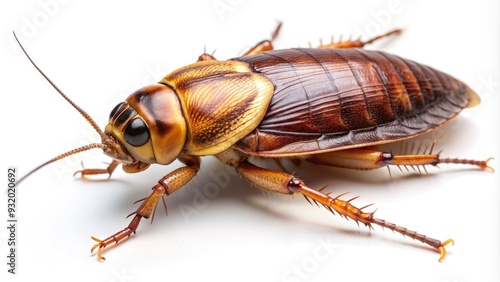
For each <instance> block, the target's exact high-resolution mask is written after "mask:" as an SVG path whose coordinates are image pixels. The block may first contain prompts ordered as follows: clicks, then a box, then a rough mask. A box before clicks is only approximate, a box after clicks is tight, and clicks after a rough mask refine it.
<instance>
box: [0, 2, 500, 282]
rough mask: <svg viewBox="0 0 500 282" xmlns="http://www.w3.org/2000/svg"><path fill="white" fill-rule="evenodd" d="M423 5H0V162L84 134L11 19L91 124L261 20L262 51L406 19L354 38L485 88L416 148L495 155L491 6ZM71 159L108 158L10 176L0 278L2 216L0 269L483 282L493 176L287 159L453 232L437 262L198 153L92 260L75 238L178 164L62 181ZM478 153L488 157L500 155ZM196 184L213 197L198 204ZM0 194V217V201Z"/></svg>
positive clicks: (492, 277)
mask: <svg viewBox="0 0 500 282" xmlns="http://www.w3.org/2000/svg"><path fill="white" fill-rule="evenodd" d="M181 2H182V3H181ZM435 2H437V1H389V0H381V1H295V2H294V3H291V1H275V2H273V1H246V0H208V1H190V2H188V1H140V2H139V1H133V2H132V1H106V3H102V2H101V1H78V2H77V1H66V2H65V3H63V2H62V1H61V2H56V1H55V0H50V1H49V0H39V1H2V2H1V3H2V4H0V5H1V7H0V21H1V24H0V28H1V31H0V35H1V36H0V46H1V52H0V62H1V65H0V71H1V73H0V76H1V78H2V80H1V83H0V92H1V94H0V95H1V97H2V103H1V105H2V107H1V111H0V112H1V114H2V141H3V145H2V146H0V150H1V157H0V159H1V161H2V169H4V170H6V168H7V166H16V167H17V168H18V171H19V175H23V174H25V173H26V172H27V171H29V170H30V169H31V168H33V167H35V166H36V165H38V164H40V163H42V162H44V161H46V160H47V159H49V158H51V157H53V156H55V155H58V154H59V153H62V152H64V151H67V150H69V149H72V148H74V147H77V146H81V145H84V144H87V143H90V142H98V140H97V139H95V135H94V134H92V129H91V128H90V127H89V126H88V125H87V124H86V123H85V121H84V120H83V119H82V118H81V117H80V116H79V115H78V114H77V113H76V112H75V111H74V110H73V109H72V108H71V107H70V106H69V105H68V104H67V103H66V102H65V101H64V100H63V99H61V97H59V96H58V94H57V93H56V92H55V91H54V90H53V89H52V88H51V87H50V85H48V83H47V82H46V81H44V79H43V78H42V77H41V76H40V75H39V74H38V73H37V72H36V70H35V69H34V68H33V67H32V66H31V65H30V64H29V63H28V61H27V59H26V58H25V57H24V55H22V54H21V52H20V50H19V48H18V46H16V45H15V44H13V37H12V34H11V32H12V30H14V31H16V32H17V33H18V35H19V36H20V37H21V39H22V40H23V42H24V43H25V47H26V48H27V50H28V52H29V53H30V54H31V56H32V57H33V58H34V59H35V61H36V62H37V63H38V64H39V66H40V67H41V68H42V69H43V70H44V71H45V72H46V74H47V75H49V76H50V78H51V79H53V81H54V82H56V84H57V85H59V87H60V88H61V89H63V91H65V92H66V93H67V94H68V95H69V96H70V97H71V98H72V99H73V100H74V101H75V102H76V103H78V104H79V105H80V106H81V107H82V108H84V109H85V110H87V111H88V112H89V113H90V114H91V115H92V116H93V117H94V118H95V119H96V120H97V121H98V123H99V124H100V125H102V126H103V127H104V125H105V123H106V122H107V117H108V115H109V112H110V111H111V109H112V108H113V107H114V106H115V105H116V104H117V103H118V102H119V101H121V100H123V99H124V98H125V97H126V96H127V95H128V94H129V93H131V92H133V91H134V90H135V89H136V88H139V87H141V86H143V85H145V84H150V83H154V82H155V81H158V80H160V79H161V77H162V76H164V75H165V74H167V73H168V72H169V71H172V70H174V69H175V68H177V67H180V66H183V65H186V64H188V63H191V62H194V61H195V60H196V58H197V56H198V55H200V54H201V53H202V52H203V49H204V48H205V47H206V49H207V51H209V52H212V51H213V50H216V53H215V56H216V57H217V58H219V59H227V58H230V57H233V56H237V55H238V54H241V52H242V50H243V48H245V47H248V46H250V45H252V44H254V43H255V42H257V41H259V40H261V39H265V38H267V37H268V36H269V34H270V32H271V31H272V29H273V28H274V27H275V25H276V21H277V20H282V21H283V22H284V25H283V29H282V33H281V34H280V37H279V39H278V40H277V41H276V46H277V47H278V48H287V47H296V46H302V47H305V46H307V43H308V42H312V43H313V45H314V44H316V43H317V42H318V40H319V38H323V39H324V40H328V39H329V38H330V36H331V35H336V36H338V35H340V34H343V35H346V36H347V35H349V34H355V35H356V34H357V35H360V34H363V35H373V34H374V33H375V32H377V31H388V30H390V29H392V28H396V27H405V28H406V30H405V32H404V34H403V35H401V36H399V37H397V38H393V39H391V40H384V41H381V42H379V43H377V44H375V45H373V46H370V47H369V48H373V49H382V50H385V51H387V52H391V53H394V54H397V55H400V56H402V57H406V58H409V59H412V60H415V61H417V62H421V63H425V64H428V65H431V66H433V67H435V68H437V69H440V70H442V71H444V72H447V73H450V74H452V75H453V76H455V77H457V78H460V79H461V80H463V81H464V82H466V83H468V84H469V85H470V86H471V87H472V88H474V89H475V90H476V91H477V92H478V93H479V95H480V96H481V97H482V99H483V102H482V104H481V105H480V106H478V107H476V108H474V109H470V110H467V111H465V112H464V113H463V114H462V115H461V116H460V117H459V118H458V119H456V120H455V121H454V122H452V123H450V124H448V125H447V126H446V127H444V128H443V129H442V130H440V131H438V132H435V133H432V134H429V135H426V136H424V137H423V138H421V139H420V140H421V141H419V142H423V143H429V142H430V140H433V139H436V140H437V142H438V143H437V146H438V147H439V148H440V149H444V151H443V156H450V157H463V158H475V159H485V158H488V157H495V158H496V160H498V159H500V155H499V149H498V144H499V129H498V121H499V112H500V111H499V109H498V107H499V105H500V101H499V100H500V99H499V94H500V78H499V56H498V55H499V52H498V50H500V49H499V37H498V34H500V33H499V32H500V30H499V20H498V11H499V4H498V1H494V0H491V1H487V0H476V1H468V3H469V4H461V3H462V2H460V3H458V1H453V2H452V1H442V3H441V2H440V3H438V4H436V3H435ZM463 2H465V1H463ZM89 136H90V137H89ZM417 144H418V143H417ZM81 160H84V164H85V165H86V166H87V167H89V166H90V167H92V166H100V165H102V164H101V161H108V159H107V158H106V157H105V156H102V154H101V153H100V151H99V150H96V151H95V152H92V153H85V154H81V155H80V157H79V158H70V159H68V160H64V161H61V162H60V163H58V164H54V165H53V166H50V167H46V168H44V169H43V170H41V171H39V172H38V173H37V174H35V175H33V176H32V177H30V178H29V179H28V180H26V182H25V183H23V184H22V185H21V186H20V187H18V190H17V200H18V202H17V204H18V205H17V217H18V219H19V222H18V233H17V240H18V253H17V256H18V265H17V271H18V273H19V274H18V275H16V276H13V275H7V268H6V264H5V260H6V258H5V256H6V255H7V242H6V239H7V238H8V233H7V230H6V229H5V228H0V246H1V247H0V250H1V255H0V257H2V259H0V262H1V263H0V265H2V266H1V267H0V273H1V276H0V277H6V278H8V280H7V281H28V279H29V280H30V281H33V280H34V279H37V280H40V279H41V278H43V279H46V278H48V279H53V280H56V279H59V278H66V279H70V280H72V281H110V282H111V281H147V279H155V278H156V280H158V279H161V280H165V281H195V280H211V281H213V280H219V281H240V280H241V281H333V280H342V279H352V280H354V281H361V280H364V279H373V280H377V281H381V280H382V281H441V282H445V281H453V282H458V281H460V282H462V281H498V279H499V270H498V269H499V265H500V259H499V254H500V247H499V243H498V242H499V239H498V238H500V237H499V235H500V234H499V222H500V220H499V215H500V208H499V206H500V192H499V187H498V184H499V173H498V172H497V173H491V172H488V171H480V170H478V169H475V168H468V167H458V166H456V167H455V166H445V165H443V166H441V169H440V170H438V169H433V168H431V169H430V175H429V176H422V177H419V176H416V175H415V174H414V173H405V174H404V175H402V174H401V173H399V172H398V170H397V169H393V170H392V172H393V177H392V180H391V179H390V177H389V175H388V173H387V170H385V169H383V170H380V171H372V172H357V171H354V172H353V171H345V170H340V169H329V168H320V167H317V166H312V165H304V166H301V167H299V168H296V167H294V166H293V165H292V164H290V163H286V167H287V168H288V169H289V170H290V171H297V175H299V176H301V177H303V178H304V179H305V180H306V181H308V183H309V184H310V186H312V187H317V188H319V187H322V186H323V185H326V184H330V188H329V191H332V193H333V194H340V193H343V192H351V195H353V196H356V195H360V196H361V198H360V199H358V200H356V201H355V202H354V203H355V204H357V205H358V206H364V205H366V204H369V203H372V202H373V203H375V205H374V208H379V210H378V211H377V215H378V217H380V218H384V219H387V220H389V221H392V222H395V223H398V224H401V225H403V226H406V227H408V228H411V229H416V230H418V231H420V232H422V233H424V234H427V235H429V236H431V237H435V238H437V239H441V240H443V239H447V238H449V237H451V238H453V239H455V241H456V245H455V246H453V247H452V246H449V247H448V248H447V249H448V256H447V258H446V260H445V261H444V262H443V263H438V262H437V259H438V257H439V254H438V253H437V252H436V251H434V250H432V249H430V248H428V247H426V246H424V245H423V244H421V243H419V242H413V241H412V240H410V239H407V238H403V237H402V236H401V235H399V234H393V233H392V232H390V231H387V230H386V231H383V230H382V229H381V228H378V227H375V230H374V231H369V230H368V229H367V228H365V227H357V226H356V224H354V223H353V222H352V221H349V222H348V221H346V220H345V219H341V218H340V217H338V216H332V215H331V214H329V213H328V212H326V211H325V210H324V209H323V208H321V209H319V208H316V207H311V206H310V205H309V204H308V203H307V202H306V201H304V200H303V199H302V198H301V197H295V198H287V197H276V196H273V195H271V196H269V195H268V194H266V193H261V192H260V191H259V190H258V189H254V188H253V187H251V186H250V185H249V184H247V183H246V182H245V181H243V180H241V179H239V177H237V176H231V178H230V184H227V183H221V182H219V184H217V181H215V180H214V179H213V178H212V177H211V176H210V173H211V172H212V174H213V173H218V175H222V176H224V177H226V176H228V175H230V174H229V172H231V173H232V171H231V170H228V169H226V168H225V167H224V166H223V165H222V164H219V163H218V162H217V161H216V160H215V159H214V158H212V157H207V158H204V162H203V164H202V171H201V172H200V174H199V176H198V184H196V183H193V184H191V185H190V188H188V189H185V190H183V191H181V192H178V195H172V196H171V197H169V198H168V199H167V203H168V211H169V214H168V217H167V216H165V215H164V211H163V207H162V206H161V205H160V206H159V207H158V213H157V214H156V218H155V222H154V224H153V225H151V224H149V222H147V221H143V222H142V223H141V225H140V227H139V230H138V234H137V236H133V237H132V238H131V239H130V240H128V241H126V242H124V243H123V244H122V245H119V246H118V247H117V248H112V249H110V250H107V251H106V252H104V255H105V256H106V257H107V261H106V262H104V263H101V262H98V261H97V258H96V256H95V255H91V254H90V247H91V246H92V245H93V241H91V240H90V236H91V235H94V236H96V237H99V238H104V237H107V236H109V235H111V234H112V233H114V232H116V231H118V230H120V229H122V228H124V227H125V226H126V225H127V224H128V223H129V219H125V216H126V215H127V214H129V213H130V212H132V211H134V209H135V208H136V207H137V206H133V205H132V203H133V202H134V201H136V200H138V199H141V198H143V197H145V196H147V195H149V193H150V187H152V186H153V185H154V184H155V183H156V181H157V180H158V179H159V178H160V177H162V176H163V175H165V174H166V173H168V172H170V171H171V170H173V169H174V168H175V167H177V166H179V164H178V163H177V162H175V163H173V164H172V165H170V166H168V167H161V166H155V167H153V168H151V169H149V170H148V171H146V172H144V173H142V174H138V175H126V174H125V173H123V172H122V171H121V170H120V171H117V172H116V173H115V175H113V177H112V180H111V181H107V182H104V181H102V182H83V181H81V180H79V179H75V178H73V177H72V175H71V173H72V172H73V171H76V170H78V169H79V168H80V161H81ZM491 165H492V166H494V167H496V168H497V169H498V168H499V166H498V161H492V162H491ZM1 175H6V173H4V174H1ZM222 176H221V177H222ZM1 183H6V180H2V181H1ZM209 187H218V188H217V189H218V190H207V189H208V188H209ZM196 191H201V192H198V193H197V192H196ZM204 191H205V192H204ZM207 191H209V194H208V195H207V194H206V192H207ZM210 191H212V192H213V191H215V192H213V194H210V193H211V192H210ZM200 193H204V194H205V196H213V197H212V198H211V199H208V200H206V201H202V200H200V199H201V197H200V196H199V195H200ZM1 195H2V198H1V205H0V206H1V207H2V209H1V214H2V218H5V219H4V220H3V222H5V223H2V226H3V224H6V216H5V214H6V210H7V208H6V203H7V201H6V198H5V197H6V194H5V193H2V194H1ZM196 195H198V196H196ZM186 210H187V211H191V212H192V213H190V214H186ZM325 246H327V247H326V248H325ZM299 273H300V274H299ZM156 280H154V281H156ZM2 281H6V280H4V279H3V278H2Z"/></svg>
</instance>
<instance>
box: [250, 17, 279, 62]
mask: <svg viewBox="0 0 500 282" xmlns="http://www.w3.org/2000/svg"><path fill="white" fill-rule="evenodd" d="M281 25H282V23H281V22H279V23H278V25H277V26H276V28H275V29H274V31H273V33H272V35H271V39H266V40H262V41H261V42H259V43H257V44H255V46H253V47H252V48H250V50H248V51H247V52H246V53H245V54H243V56H248V55H254V54H258V53H262V52H266V51H271V50H273V49H274V46H273V41H274V39H276V37H278V34H279V32H280V29H281Z"/></svg>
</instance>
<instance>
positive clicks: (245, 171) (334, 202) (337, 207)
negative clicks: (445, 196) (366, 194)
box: [236, 161, 453, 261]
mask: <svg viewBox="0 0 500 282" xmlns="http://www.w3.org/2000/svg"><path fill="white" fill-rule="evenodd" d="M236 169H237V171H238V173H239V174H240V175H241V176H243V178H245V179H247V180H248V181H250V182H251V183H253V184H255V185H257V186H259V187H262V188H264V189H267V190H270V191H273V192H278V193H282V194H289V195H290V194H302V195H303V196H304V197H305V198H306V199H307V200H308V201H309V202H310V203H311V201H312V202H314V203H315V204H317V205H322V206H324V207H325V208H326V209H327V210H328V211H330V212H331V213H333V214H335V213H338V214H339V215H340V216H341V217H344V218H346V219H348V218H350V219H352V220H354V221H355V222H356V223H358V225H359V223H360V222H361V223H363V224H364V225H365V226H367V227H368V228H370V229H373V227H372V225H373V224H376V225H379V226H381V227H383V228H387V229H390V230H392V231H395V232H398V233H400V234H402V235H403V236H407V237H410V238H412V239H414V240H418V241H420V242H422V243H424V244H427V245H429V246H431V247H433V248H435V249H437V250H439V251H440V252H441V256H440V258H439V261H442V260H443V259H444V257H445V256H446V249H445V246H446V245H448V244H449V243H453V240H451V239H449V240H446V241H444V242H441V241H439V240H436V239H433V238H430V237H427V236H426V235H423V234H420V233H417V232H415V231H411V230H408V229H407V228H405V227H401V226H399V225H396V224H394V223H390V222H387V221H385V220H383V219H378V218H375V217H374V213H375V212H364V211H363V209H364V208H366V207H369V206H370V205H367V206H364V207H362V208H357V207H356V206H354V205H352V204H351V202H352V201H353V200H355V199H356V198H357V197H353V198H351V199H349V200H342V199H340V198H341V197H342V196H343V195H345V194H346V193H344V194H341V195H339V196H337V197H331V196H330V195H329V194H330V193H324V192H323V190H324V188H326V187H324V188H322V189H320V190H315V189H312V188H310V187H307V186H306V185H305V184H304V182H303V181H302V180H301V179H299V178H296V177H294V176H293V175H291V174H288V173H284V172H281V171H274V170H269V169H264V168H260V167H257V166H255V165H252V164H250V163H248V162H247V161H243V162H241V163H239V164H238V165H237V168H236Z"/></svg>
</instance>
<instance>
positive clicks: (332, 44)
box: [317, 28, 403, 49]
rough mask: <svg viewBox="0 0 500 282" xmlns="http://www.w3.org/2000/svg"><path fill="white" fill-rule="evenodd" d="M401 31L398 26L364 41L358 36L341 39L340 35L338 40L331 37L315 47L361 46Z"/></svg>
mask: <svg viewBox="0 0 500 282" xmlns="http://www.w3.org/2000/svg"><path fill="white" fill-rule="evenodd" d="M401 32H403V29H400V28H398V29H395V30H392V31H389V32H387V33H384V34H381V35H378V36H375V37H373V38H370V39H368V40H366V41H362V40H361V39H359V38H358V39H357V40H352V39H351V38H349V39H347V40H345V41H344V40H342V37H340V39H339V40H338V41H334V39H333V37H332V40H331V42H330V43H329V44H323V42H321V41H320V45H319V46H318V47H317V48H324V49H328V48H332V49H333V48H362V47H364V46H365V45H368V44H371V43H373V42H375V41H377V40H379V39H382V38H385V37H388V36H391V35H394V34H400V33H401Z"/></svg>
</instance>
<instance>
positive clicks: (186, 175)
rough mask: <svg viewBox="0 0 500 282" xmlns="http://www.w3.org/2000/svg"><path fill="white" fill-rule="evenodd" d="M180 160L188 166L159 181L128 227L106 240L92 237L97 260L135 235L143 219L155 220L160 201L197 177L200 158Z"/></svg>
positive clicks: (183, 158)
mask: <svg viewBox="0 0 500 282" xmlns="http://www.w3.org/2000/svg"><path fill="white" fill-rule="evenodd" d="M179 160H180V161H182V162H183V163H185V164H186V166H185V167H181V168H178V169H176V170H174V171H172V172H171V173H169V174H167V175H166V176H165V177H163V178H162V179H160V180H159V181H158V184H156V185H155V186H154V187H153V192H152V193H151V195H149V197H147V198H146V199H144V200H143V202H142V204H141V206H140V207H139V208H138V209H137V210H136V211H135V212H133V213H132V214H130V215H133V214H135V216H134V218H133V219H132V221H131V222H130V224H129V225H128V226H127V227H125V228H124V229H123V230H121V231H118V232H116V233H115V234H113V235H111V236H109V237H108V238H106V239H104V240H100V239H97V238H95V237H93V236H92V237H91V238H92V240H94V241H96V242H97V244H95V245H94V246H93V247H92V249H91V250H90V252H91V253H93V252H94V250H95V249H97V258H98V259H99V260H105V258H104V257H103V256H102V251H103V250H104V249H105V248H106V247H107V246H108V245H110V244H112V243H115V244H118V242H121V241H123V240H125V239H127V238H128V237H130V235H132V233H135V232H136V230H137V227H138V226H139V222H140V221H141V219H142V218H149V217H152V218H153V217H154V213H155V210H156V205H157V204H158V201H159V200H160V199H163V198H164V197H165V196H167V195H170V194H172V193H173V192H175V191H177V190H178V189H180V188H181V187H183V186H184V185H185V184H186V183H188V182H189V181H190V180H191V179H193V178H194V177H195V176H196V173H197V172H198V170H199V169H200V159H199V158H198V157H191V156H181V157H179ZM164 203H165V202H164ZM130 215H129V216H130Z"/></svg>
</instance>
